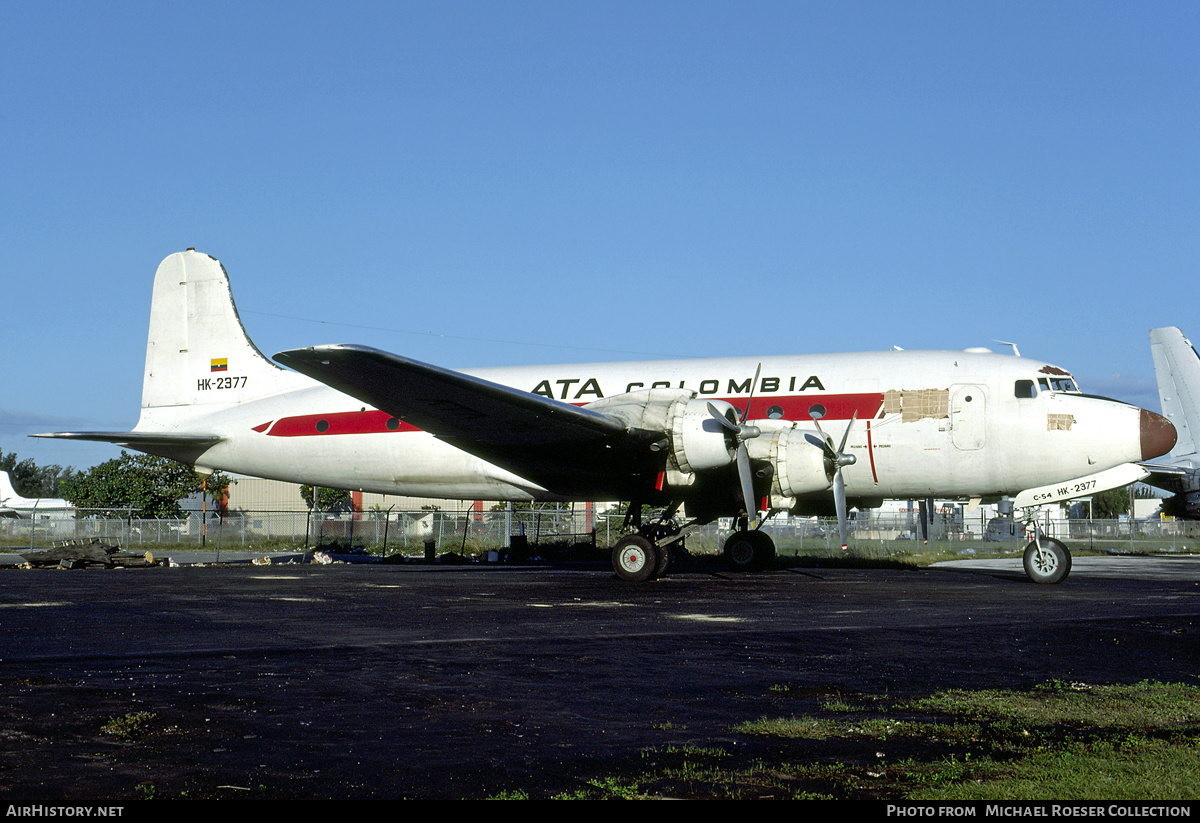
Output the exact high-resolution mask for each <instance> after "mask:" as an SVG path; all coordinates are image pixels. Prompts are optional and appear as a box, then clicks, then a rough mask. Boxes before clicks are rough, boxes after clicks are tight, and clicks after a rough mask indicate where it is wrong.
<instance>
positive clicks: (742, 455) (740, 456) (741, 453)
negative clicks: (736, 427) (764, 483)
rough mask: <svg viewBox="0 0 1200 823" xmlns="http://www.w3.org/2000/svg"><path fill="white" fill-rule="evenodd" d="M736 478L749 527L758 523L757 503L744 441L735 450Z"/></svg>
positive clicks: (748, 455) (748, 454)
mask: <svg viewBox="0 0 1200 823" xmlns="http://www.w3.org/2000/svg"><path fill="white" fill-rule="evenodd" d="M737 468H738V479H739V480H740V481H741V485H742V503H744V504H745V506H746V516H747V517H748V518H749V519H750V528H754V527H755V526H756V525H758V505H757V503H756V501H755V499H754V476H753V475H752V474H751V473H750V453H749V452H748V451H747V450H746V444H745V443H739V444H738V450H737Z"/></svg>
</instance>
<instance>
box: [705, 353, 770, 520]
mask: <svg viewBox="0 0 1200 823" xmlns="http://www.w3.org/2000/svg"><path fill="white" fill-rule="evenodd" d="M761 371H762V364H761V363H760V364H759V365H758V368H756V369H755V370H754V380H753V381H752V382H751V383H750V396H749V397H748V398H746V408H745V409H743V410H742V412H741V414H740V415H739V420H738V422H736V423H735V422H733V421H732V420H730V419H729V418H728V417H726V416H725V415H723V414H722V413H721V411H720V409H718V408H717V407H716V406H714V405H713V404H712V403H709V404H708V413H709V414H711V415H712V416H713V418H714V419H715V420H716V421H717V422H718V423H720V424H721V427H722V428H724V429H725V431H727V432H729V433H730V434H731V435H733V440H734V442H735V443H736V444H737V451H736V453H735V455H734V457H735V460H736V461H737V470H738V480H739V482H740V485H741V488H742V503H743V504H744V505H745V507H746V516H747V518H749V523H750V528H754V527H755V526H757V525H758V505H757V502H756V501H755V499H754V475H753V473H752V470H751V468H750V452H749V451H748V450H747V449H746V441H747V440H749V439H751V438H753V437H758V436H759V435H760V434H762V430H761V429H759V428H758V427H757V426H751V425H749V424H748V423H746V418H747V417H748V416H749V415H750V401H751V400H753V399H754V387H755V386H757V385H758V375H759V373H760V372H761Z"/></svg>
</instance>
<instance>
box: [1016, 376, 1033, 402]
mask: <svg viewBox="0 0 1200 823" xmlns="http://www.w3.org/2000/svg"><path fill="white" fill-rule="evenodd" d="M1016 396H1017V398H1018V399H1020V400H1027V399H1029V398H1030V397H1037V389H1036V388H1034V382H1033V381H1032V380H1018V381H1017V385H1016Z"/></svg>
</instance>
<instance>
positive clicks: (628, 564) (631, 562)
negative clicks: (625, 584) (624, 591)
mask: <svg viewBox="0 0 1200 823" xmlns="http://www.w3.org/2000/svg"><path fill="white" fill-rule="evenodd" d="M660 554H662V552H660V551H659V550H658V548H657V547H656V546H655V545H654V544H653V543H651V542H650V541H649V540H647V539H646V538H644V537H642V536H640V535H636V534H627V535H625V536H624V537H622V538H621V539H620V540H618V541H617V543H616V545H615V546H613V550H612V564H613V570H614V571H615V572H616V573H617V577H619V578H621V579H622V580H628V581H630V582H631V583H641V582H643V581H645V580H650V579H651V578H653V577H654V576H655V574H657V572H658V566H659V561H660ZM663 565H664V568H665V562H664V564H663Z"/></svg>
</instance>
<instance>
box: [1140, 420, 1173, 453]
mask: <svg viewBox="0 0 1200 823" xmlns="http://www.w3.org/2000/svg"><path fill="white" fill-rule="evenodd" d="M1141 411H1142V417H1141V423H1140V425H1141V435H1142V459H1143V460H1152V459H1154V458H1155V457H1160V456H1161V455H1164V454H1166V453H1167V452H1169V451H1170V450H1171V449H1173V448H1175V438H1176V436H1177V433H1176V431H1175V427H1174V426H1172V425H1171V421H1170V420H1168V419H1167V418H1165V417H1163V416H1162V415H1161V414H1155V413H1154V412H1152V411H1146V410H1145V409H1142V410H1141Z"/></svg>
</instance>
